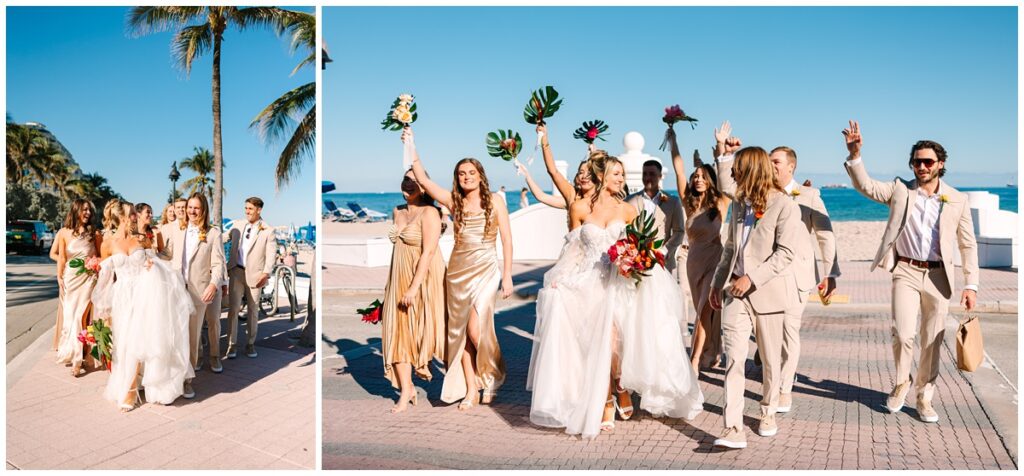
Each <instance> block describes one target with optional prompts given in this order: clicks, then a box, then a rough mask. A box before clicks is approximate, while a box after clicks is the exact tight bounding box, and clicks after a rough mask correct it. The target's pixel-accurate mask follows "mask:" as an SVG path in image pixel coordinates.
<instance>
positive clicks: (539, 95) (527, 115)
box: [523, 86, 562, 165]
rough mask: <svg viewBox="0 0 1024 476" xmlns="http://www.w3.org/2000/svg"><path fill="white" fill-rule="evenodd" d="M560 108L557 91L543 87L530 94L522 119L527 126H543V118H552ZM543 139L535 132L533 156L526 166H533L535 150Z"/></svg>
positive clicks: (560, 103)
mask: <svg viewBox="0 0 1024 476" xmlns="http://www.w3.org/2000/svg"><path fill="white" fill-rule="evenodd" d="M560 107H562V100H561V99H558V91H555V88H553V87H551V86H544V87H543V88H542V89H538V90H536V91H534V92H532V93H530V100H529V101H527V102H526V108H525V109H523V119H526V123H527V124H535V125H538V126H543V125H544V118H546V117H551V116H554V115H555V112H556V111H558V108H560ZM543 137H544V133H543V132H537V145H535V146H533V154H531V155H530V158H529V159H528V160H527V161H526V164H527V165H531V164H533V157H534V156H536V155H537V149H538V148H540V141H541V138H543Z"/></svg>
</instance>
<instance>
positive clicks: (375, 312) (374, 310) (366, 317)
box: [356, 299, 382, 324]
mask: <svg viewBox="0 0 1024 476" xmlns="http://www.w3.org/2000/svg"><path fill="white" fill-rule="evenodd" d="M381 306H382V304H381V302H380V300H379V299H374V300H373V303H371V304H370V307H368V308H366V309H356V312H357V313H359V315H360V316H363V322H369V323H370V324H379V323H380V308H381Z"/></svg>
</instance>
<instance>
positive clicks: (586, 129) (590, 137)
mask: <svg viewBox="0 0 1024 476" xmlns="http://www.w3.org/2000/svg"><path fill="white" fill-rule="evenodd" d="M607 131H608V125H607V124H605V123H604V121H600V120H597V119H594V120H593V121H584V122H583V126H581V127H580V128H579V129H576V132H573V134H572V137H573V138H574V139H582V140H583V142H586V143H587V144H593V143H594V140H596V139H601V140H604V137H602V136H601V135H602V134H604V133H605V132H607Z"/></svg>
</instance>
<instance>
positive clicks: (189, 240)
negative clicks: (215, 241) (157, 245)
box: [181, 225, 199, 283]
mask: <svg viewBox="0 0 1024 476" xmlns="http://www.w3.org/2000/svg"><path fill="white" fill-rule="evenodd" d="M197 246H199V227H197V226H195V225H189V226H188V228H186V229H185V249H184V250H182V253H181V272H182V275H183V276H184V277H185V282H186V283H187V282H188V264H189V263H188V255H189V253H190V252H191V251H192V250H194V249H196V247H197Z"/></svg>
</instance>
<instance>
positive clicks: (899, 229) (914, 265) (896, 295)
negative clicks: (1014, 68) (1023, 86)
mask: <svg viewBox="0 0 1024 476" xmlns="http://www.w3.org/2000/svg"><path fill="white" fill-rule="evenodd" d="M843 136H845V138H846V149H847V150H848V151H849V153H850V155H849V156H847V158H846V163H845V165H846V172H847V173H848V174H850V179H851V180H852V181H853V187H854V188H856V189H857V191H858V192H860V193H861V194H863V195H864V196H865V197H868V198H870V199H871V200H874V201H876V202H878V203H881V204H883V205H886V206H888V207H889V210H890V211H889V222H888V223H887V224H886V226H885V233H884V234H883V235H882V242H881V244H880V245H879V247H878V252H877V253H876V254H875V260H874V261H873V262H872V263H871V270H872V271H874V270H875V268H878V267H884V268H885V269H886V270H888V271H890V272H891V273H892V318H893V323H892V340H893V342H892V353H893V358H894V360H895V361H896V382H895V386H894V387H893V389H892V391H891V392H890V393H889V397H888V398H887V399H886V402H885V407H886V409H888V410H889V411H890V412H891V413H896V412H898V411H900V410H901V409H902V408H903V403H904V401H905V400H906V398H907V394H908V393H909V392H910V384H911V382H913V380H914V379H913V377H911V375H910V366H911V363H912V361H913V358H914V340H915V338H916V337H918V336H917V331H916V327H915V324H916V323H917V315H918V313H919V312H920V314H921V325H920V340H921V358H920V360H919V361H918V367H917V382H916V387H917V414H918V417H919V418H920V419H921V420H922V421H925V422H928V423H935V422H938V421H939V415H938V413H936V412H935V409H934V408H933V407H932V404H931V401H932V396H934V395H935V380H936V378H937V377H938V375H939V354H940V352H941V347H942V339H943V333H944V331H945V329H946V325H945V322H944V321H945V318H946V314H948V312H949V299H950V298H951V297H952V296H953V290H954V289H955V284H956V281H954V279H953V277H954V276H953V275H954V273H953V268H954V266H955V265H954V263H953V258H954V257H955V256H956V252H957V248H954V247H953V244H954V243H956V244H957V247H958V248H959V251H960V256H961V266H962V269H963V274H964V283H965V285H964V290H963V293H962V294H961V296H960V305H962V306H964V308H966V309H967V310H968V311H969V310H971V309H974V303H975V301H976V300H977V297H978V247H977V242H976V241H975V238H974V222H973V220H972V219H971V208H970V206H968V203H967V195H966V194H964V193H962V192H960V191H958V190H957V189H955V188H953V187H950V186H949V184H947V183H946V182H944V181H942V180H941V178H940V177H942V176H943V175H945V174H946V158H947V154H946V149H945V148H943V147H942V145H940V144H939V143H938V142H934V141H929V140H922V141H918V142H917V143H916V144H914V146H913V147H912V148H911V149H910V161H909V165H910V169H911V170H912V171H913V172H914V180H903V179H901V178H899V177H896V178H895V179H894V180H891V181H888V182H881V181H878V180H874V179H872V178H871V177H870V176H869V175H868V172H867V170H866V169H865V168H864V161H863V159H862V158H861V155H860V149H861V146H862V145H863V138H862V136H861V133H860V124H858V123H857V122H856V121H850V126H849V127H848V128H846V129H844V130H843Z"/></svg>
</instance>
